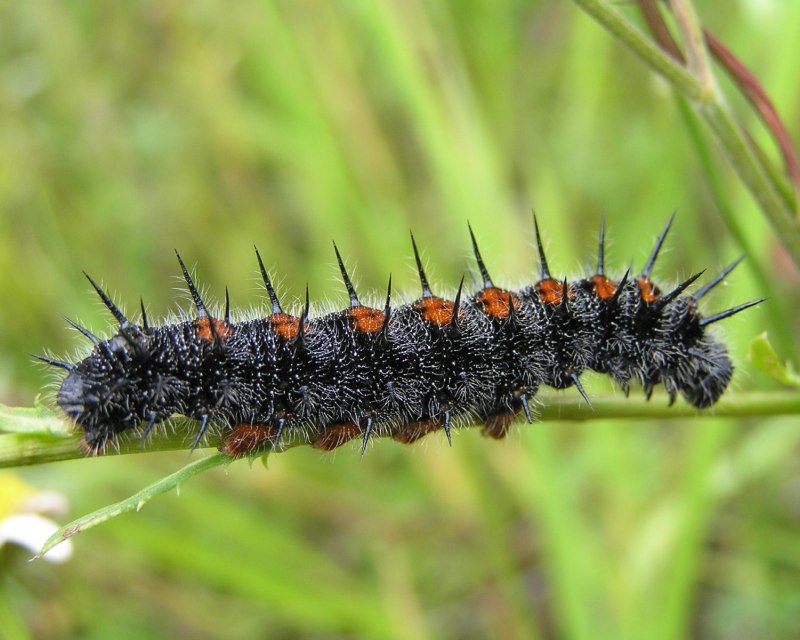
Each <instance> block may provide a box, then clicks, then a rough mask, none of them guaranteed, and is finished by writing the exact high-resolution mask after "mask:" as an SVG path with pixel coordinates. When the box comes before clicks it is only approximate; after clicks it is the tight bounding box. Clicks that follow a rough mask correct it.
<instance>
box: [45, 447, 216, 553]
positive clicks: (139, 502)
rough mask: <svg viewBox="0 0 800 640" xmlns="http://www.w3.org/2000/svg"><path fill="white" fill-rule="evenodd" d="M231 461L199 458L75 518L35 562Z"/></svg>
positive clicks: (54, 536)
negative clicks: (77, 535)
mask: <svg viewBox="0 0 800 640" xmlns="http://www.w3.org/2000/svg"><path fill="white" fill-rule="evenodd" d="M230 461H231V458H230V457H229V456H227V455H225V454H222V453H217V454H214V455H211V456H207V457H205V458H201V459H200V460H195V461H194V462H191V463H190V464H187V465H186V466H185V467H183V468H182V469H179V470H178V471H176V472H175V473H172V474H170V475H168V476H165V477H164V478H161V480H158V481H157V482H154V483H153V484H151V485H149V486H147V487H145V488H144V489H142V490H141V491H139V492H137V493H135V494H133V495H132V496H131V497H130V498H126V499H125V500H122V501H121V502H116V503H114V504H111V505H108V506H107V507H103V508H102V509H98V510H97V511H93V512H92V513H90V514H88V515H86V516H83V517H81V518H78V519H77V520H73V521H72V522H70V523H69V524H67V525H65V526H63V527H61V529H59V530H58V531H56V532H55V533H54V534H53V535H52V536H50V537H49V538H48V539H47V542H45V543H44V546H43V547H42V550H41V551H40V552H39V554H38V555H37V556H36V558H41V557H42V556H43V555H44V554H45V553H47V552H48V551H50V549H52V548H53V547H55V546H56V545H57V544H60V543H61V542H64V540H67V539H68V538H71V537H72V536H74V535H75V534H78V533H80V532H81V531H85V530H86V529H90V528H91V527H94V526H96V525H98V524H102V523H103V522H106V521H107V520H110V519H111V518H115V517H116V516H118V515H121V514H123V513H128V512H129V511H139V509H141V508H142V507H143V506H144V505H145V504H147V503H148V502H150V500H152V499H153V498H154V497H156V496H158V495H161V494H162V493H166V492H167V491H171V490H172V489H176V488H178V487H179V486H180V484H181V483H182V482H184V481H185V480H188V479H189V478H191V477H192V476H195V475H197V474H198V473H202V472H203V471H207V470H208V469H212V468H214V467H218V466H219V465H221V464H224V463H226V462H230Z"/></svg>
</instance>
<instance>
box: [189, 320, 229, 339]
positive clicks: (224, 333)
mask: <svg viewBox="0 0 800 640" xmlns="http://www.w3.org/2000/svg"><path fill="white" fill-rule="evenodd" d="M212 323H213V324H214V330H213V331H212V329H211V324H212ZM192 326H194V329H195V331H196V332H197V337H198V338H200V339H201V340H205V341H206V342H211V341H212V340H214V332H215V331H216V334H217V337H219V339H220V340H223V341H225V340H227V339H228V338H230V337H231V334H232V333H233V328H232V327H231V326H230V325H229V324H227V323H225V322H224V321H223V320H215V319H214V318H209V317H208V316H205V317H203V318H197V320H195V321H194V322H193V323H192Z"/></svg>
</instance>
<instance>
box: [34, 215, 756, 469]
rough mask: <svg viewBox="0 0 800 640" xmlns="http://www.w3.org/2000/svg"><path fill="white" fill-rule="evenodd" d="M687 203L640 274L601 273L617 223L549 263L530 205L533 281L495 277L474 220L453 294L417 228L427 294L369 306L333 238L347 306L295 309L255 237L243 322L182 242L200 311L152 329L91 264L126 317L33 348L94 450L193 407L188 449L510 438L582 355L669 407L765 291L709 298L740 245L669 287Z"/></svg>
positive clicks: (692, 398) (713, 375)
mask: <svg viewBox="0 0 800 640" xmlns="http://www.w3.org/2000/svg"><path fill="white" fill-rule="evenodd" d="M673 219H674V214H673V216H672V217H670V219H669V221H668V222H667V224H666V226H665V227H664V229H663V231H662V232H661V234H660V235H659V236H658V239H657V241H656V243H655V247H654V248H653V250H652V252H651V253H650V255H649V257H648V259H647V262H646V264H645V266H644V268H643V269H642V271H641V272H640V273H639V274H638V275H633V274H632V272H631V269H628V271H626V272H625V273H624V274H623V275H622V277H621V278H619V279H616V280H614V279H611V278H610V277H609V276H608V275H606V272H605V221H603V223H602V225H601V228H600V239H599V248H598V256H597V267H596V269H595V270H594V273H593V274H592V275H590V276H588V277H585V278H582V279H579V280H575V281H572V282H568V281H567V279H566V278H562V279H559V278H555V277H553V275H552V274H551V272H550V269H549V267H548V264H547V259H546V257H545V252H544V249H543V244H542V238H541V235H540V233H539V224H538V222H537V221H536V218H535V217H534V227H535V236H536V246H537V248H538V253H539V279H538V281H537V282H536V283H534V284H532V285H530V286H525V287H523V288H522V289H520V290H517V291H511V290H507V289H503V288H500V287H498V286H496V285H495V283H494V280H493V279H492V278H491V277H490V275H489V271H488V270H487V268H486V265H485V264H484V261H483V259H482V257H481V253H480V251H479V249H478V243H477V241H476V239H475V234H474V233H473V231H472V228H471V227H470V228H469V234H470V238H471V243H472V249H473V252H474V256H475V261H476V265H477V272H476V275H477V276H478V277H479V282H478V283H477V285H478V286H477V290H476V291H474V292H472V293H467V292H466V291H465V289H464V278H462V279H461V284H460V285H459V287H458V291H457V293H456V295H455V297H454V299H452V300H449V299H446V298H443V297H440V296H437V295H435V294H434V293H433V291H432V289H431V286H430V284H429V282H428V278H427V276H426V274H425V270H424V269H423V265H422V261H421V259H420V254H419V251H418V249H417V244H416V241H415V240H414V237H413V235H412V236H411V244H412V248H413V252H414V258H415V261H416V266H417V270H418V273H419V280H420V285H421V289H422V293H421V296H420V297H419V298H418V299H416V300H415V301H413V302H411V303H408V304H402V305H399V306H393V305H392V282H391V276H390V277H389V284H388V288H387V293H386V297H385V304H384V305H383V307H382V308H372V307H369V306H366V305H364V304H362V302H361V300H360V298H359V296H358V295H357V293H356V290H355V287H354V286H353V283H352V282H351V279H350V277H349V275H348V273H347V270H346V269H345V266H344V262H343V260H342V257H341V255H340V253H339V250H338V248H337V247H336V245H335V244H334V250H335V253H336V260H337V263H338V266H339V270H340V271H341V275H342V279H343V281H344V287H345V289H346V291H347V295H348V297H349V300H350V303H349V306H348V307H347V308H346V309H344V310H342V311H338V312H334V313H328V314H326V315H322V316H321V317H312V316H311V314H310V304H309V293H308V287H306V294H305V304H304V307H303V310H302V312H301V313H300V315H299V316H296V315H291V314H289V313H287V312H286V311H284V309H283V306H282V304H281V302H280V300H279V299H278V296H277V294H276V292H275V288H274V287H273V285H272V282H271V280H270V278H269V275H268V274H267V270H266V269H265V267H264V262H263V260H262V259H261V255H260V254H259V252H258V249H257V248H256V257H257V260H258V264H259V268H260V271H261V275H262V277H263V281H264V286H265V288H266V291H267V294H268V296H269V301H270V306H271V309H270V313H269V314H268V315H267V316H266V317H264V318H257V319H249V320H244V321H241V322H234V321H232V320H231V310H230V298H229V295H228V291H227V289H226V292H225V311H224V316H223V317H222V318H221V319H220V318H215V317H213V316H212V315H211V313H210V312H209V310H208V307H207V306H206V304H205V303H204V301H203V299H202V297H201V295H200V293H199V291H198V288H197V287H196V285H195V283H194V281H193V280H192V277H191V275H190V274H189V271H188V269H187V268H186V265H185V264H184V262H183V260H182V259H181V256H180V255H179V254H178V253H177V251H176V255H177V258H178V262H179V265H180V269H181V272H182V274H183V277H184V279H185V281H186V285H187V287H188V290H189V293H190V294H191V297H192V300H193V302H194V306H195V308H196V317H194V318H193V319H186V320H184V321H180V322H174V323H169V324H164V325H162V326H154V325H152V324H151V323H150V321H149V320H148V317H147V313H146V311H145V307H144V303H142V304H141V318H140V320H139V323H134V322H131V321H130V320H128V318H127V317H126V316H125V315H124V314H123V312H122V311H121V310H120V309H119V308H118V307H117V306H116V305H115V304H114V303H113V301H112V300H111V298H110V297H109V296H108V294H107V293H106V292H105V291H104V290H103V289H102V288H101V287H100V286H99V285H98V284H97V283H96V282H95V281H94V280H93V279H92V278H91V277H90V276H89V275H88V274H86V273H84V275H86V277H87V279H88V280H89V282H90V283H91V285H92V287H93V288H94V289H95V291H96V292H97V294H98V295H99V296H100V299H101V300H102V302H103V304H104V305H105V306H106V307H107V308H108V310H109V311H110V312H111V314H112V315H113V316H114V318H115V319H116V321H117V322H118V324H119V328H118V330H117V332H116V333H115V334H114V335H113V336H111V337H110V338H107V339H101V338H98V337H97V336H95V335H94V334H92V333H91V332H89V331H88V330H87V329H86V328H84V327H82V326H80V325H79V324H77V323H74V322H72V321H68V322H70V324H71V325H72V326H73V327H75V328H76V329H77V330H78V331H79V332H80V333H81V334H83V335H84V336H85V337H86V338H88V339H89V340H90V341H91V342H92V350H91V352H90V353H89V355H88V356H86V357H85V358H84V359H82V360H80V361H79V362H66V361H63V360H57V359H54V358H51V357H46V356H37V357H38V358H39V359H40V360H42V361H44V362H46V363H47V364H49V365H52V366H55V367H58V368H60V369H64V370H66V372H67V375H66V377H65V378H64V379H63V381H62V382H61V385H60V388H59V390H58V393H57V404H58V406H59V407H60V409H61V410H62V411H63V412H64V413H65V414H66V415H67V416H68V417H69V418H70V419H71V420H72V421H74V423H75V424H76V425H77V427H78V428H80V429H82V430H83V444H84V448H85V450H86V451H87V453H92V454H101V453H103V452H104V451H105V450H106V447H107V446H108V445H109V444H113V443H114V442H115V439H116V438H117V437H118V436H119V434H121V433H123V432H126V431H130V430H134V429H142V437H143V440H144V439H145V438H146V437H147V435H148V434H150V432H151V431H152V430H153V428H154V427H155V426H156V425H158V424H160V423H162V422H164V421H166V420H168V419H169V418H170V417H171V416H174V415H181V416H187V417H189V418H193V419H195V420H197V421H198V423H199V427H198V429H197V433H196V434H195V435H194V441H193V444H192V448H194V447H197V446H198V445H199V444H200V443H201V442H202V441H203V439H204V436H205V435H206V433H207V430H208V428H209V427H210V426H212V425H214V426H215V427H216V428H220V429H221V430H222V433H223V435H224V441H223V444H222V445H221V446H220V450H221V451H223V452H224V453H227V454H228V455H230V456H231V457H241V456H247V455H253V454H255V453H258V452H261V451H263V450H266V449H267V448H268V447H269V448H271V449H278V448H280V446H281V441H282V439H283V438H285V437H286V435H287V434H291V435H292V436H293V437H297V436H301V437H302V438H304V439H305V440H306V441H308V442H310V443H311V444H312V445H313V446H315V447H318V448H320V449H323V450H331V449H334V448H336V447H338V446H340V445H342V444H344V443H345V442H347V441H349V440H351V439H353V438H360V439H361V453H362V455H363V453H364V451H365V449H366V447H367V444H368V442H369V440H370V438H371V437H372V436H376V435H384V436H386V435H388V436H391V437H392V438H394V439H395V440H398V441H400V442H404V443H412V442H415V441H416V440H418V439H420V438H421V437H423V436H424V435H426V434H428V433H430V432H433V431H437V430H440V429H441V430H443V431H444V433H445V435H446V436H447V439H448V440H451V432H452V430H453V428H455V427H457V426H461V425H465V424H467V423H474V422H479V423H482V425H483V432H484V433H485V434H486V435H487V436H489V437H492V438H502V437H504V436H505V435H506V433H507V432H508V430H509V427H510V425H511V423H512V422H513V420H514V418H515V417H516V416H517V415H518V414H521V413H522V414H524V416H525V418H526V419H527V421H528V422H532V421H533V419H534V416H533V413H532V411H531V408H530V406H529V403H530V401H531V399H532V398H533V397H534V396H535V394H536V393H537V391H538V389H539V388H540V387H541V386H543V385H544V386H548V387H553V388H555V389H564V388H568V387H573V386H574V387H575V388H576V389H577V391H578V392H579V393H580V394H581V396H583V398H584V399H585V401H586V402H587V403H588V404H589V405H590V406H591V402H590V400H589V398H588V396H587V394H586V392H585V390H584V388H583V386H582V384H581V381H580V376H581V374H582V373H583V372H584V371H586V370H591V371H596V372H599V373H604V374H607V375H609V376H610V377H611V379H612V380H613V381H614V382H616V384H617V385H619V387H621V389H622V390H623V391H624V392H625V394H626V395H627V394H628V392H629V390H630V387H631V385H632V384H638V385H640V386H641V387H642V388H643V390H644V393H645V394H646V395H647V398H648V399H649V398H650V395H651V394H652V392H653V390H654V388H655V387H656V386H657V385H663V387H664V389H665V390H666V393H667V395H668V398H669V403H670V404H672V403H673V402H674V401H675V398H676V397H677V395H678V394H680V395H682V396H683V397H684V398H685V399H686V401H687V402H688V403H690V404H691V405H693V406H695V407H697V408H701V409H702V408H705V407H709V406H711V405H712V404H714V403H715V402H716V401H717V400H718V399H719V397H720V396H721V395H722V394H723V392H724V391H725V389H726V388H727V386H728V383H729V382H730V379H731V375H732V373H733V365H732V363H731V359H730V357H729V355H728V352H727V349H726V346H725V345H724V344H723V343H722V342H721V341H719V340H718V339H716V338H714V337H713V336H712V335H710V334H709V332H707V331H706V329H707V328H708V327H709V326H710V325H712V324H714V323H716V322H718V321H720V320H723V319H725V318H728V317H730V316H732V315H734V314H736V313H739V312H740V311H743V310H744V309H747V308H749V307H752V306H754V305H756V304H759V303H760V302H762V301H763V299H760V300H754V301H751V302H747V303H744V304H741V305H739V306H736V307H733V308H730V309H727V310H725V311H722V312H719V313H716V314H714V315H710V316H703V315H702V314H701V313H700V311H699V308H698V303H699V301H700V300H701V299H702V298H703V296H705V295H706V294H707V293H708V292H709V291H710V290H711V289H712V288H714V287H715V286H716V285H718V284H719V283H720V282H722V281H723V280H724V279H725V277H726V276H727V275H728V274H729V273H730V272H731V271H732V270H733V269H734V268H735V267H736V265H738V264H739V263H740V262H741V260H742V259H743V258H739V259H737V260H735V261H734V262H733V263H732V264H730V265H729V266H728V267H726V268H725V269H724V270H723V271H722V272H721V273H720V274H719V275H717V276H716V277H715V278H713V279H712V280H710V281H709V282H707V283H706V284H705V285H704V286H702V288H700V289H699V290H698V291H696V292H695V293H693V294H691V295H688V294H686V293H685V292H686V291H687V289H688V288H689V287H690V286H691V285H692V284H694V283H695V281H696V280H698V278H700V276H701V275H702V274H703V272H702V271H701V272H700V273H697V274H695V275H693V276H691V277H690V278H687V279H686V280H684V281H683V282H681V283H680V284H678V285H677V286H676V287H674V288H673V289H671V290H670V291H668V292H666V293H664V292H663V291H662V290H661V288H659V287H658V286H657V285H656V284H655V283H654V282H653V281H652V279H651V272H652V270H653V266H654V264H655V262H656V258H657V257H658V254H659V251H660V250H661V247H662V245H663V243H664V240H665V238H666V236H667V233H668V231H669V229H670V227H671V225H672V222H673Z"/></svg>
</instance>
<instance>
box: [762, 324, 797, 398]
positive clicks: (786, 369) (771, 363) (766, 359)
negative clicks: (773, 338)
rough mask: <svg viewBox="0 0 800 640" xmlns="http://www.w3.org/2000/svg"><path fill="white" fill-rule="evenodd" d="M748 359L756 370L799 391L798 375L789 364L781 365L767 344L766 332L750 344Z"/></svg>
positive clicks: (768, 343)
mask: <svg viewBox="0 0 800 640" xmlns="http://www.w3.org/2000/svg"><path fill="white" fill-rule="evenodd" d="M750 359H751V361H752V362H753V364H754V365H756V367H758V369H760V370H761V371H763V372H764V373H766V374H768V375H769V376H771V377H773V378H774V379H775V380H777V381H778V382H780V383H781V384H784V385H786V386H787V387H794V388H796V389H800V375H798V374H797V372H796V371H795V369H794V367H793V366H792V363H791V362H789V361H787V362H786V364H785V365H784V364H782V363H781V361H780V358H779V357H778V354H777V353H776V352H775V349H774V348H773V346H772V345H771V344H770V342H769V338H768V336H767V332H766V331H765V332H764V333H762V334H761V335H760V336H757V337H756V338H754V339H753V341H752V342H751V343H750Z"/></svg>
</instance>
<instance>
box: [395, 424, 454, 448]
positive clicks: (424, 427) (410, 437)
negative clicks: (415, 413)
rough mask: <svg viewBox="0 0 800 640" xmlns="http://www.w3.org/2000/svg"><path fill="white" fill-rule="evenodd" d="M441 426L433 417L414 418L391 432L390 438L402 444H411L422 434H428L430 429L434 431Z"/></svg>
mask: <svg viewBox="0 0 800 640" xmlns="http://www.w3.org/2000/svg"><path fill="white" fill-rule="evenodd" d="M441 426H442V423H441V422H440V421H438V420H434V419H433V418H428V419H427V420H415V421H414V422H409V423H408V424H404V425H403V426H402V427H400V429H399V430H398V431H396V432H395V433H393V434H392V438H393V439H394V440H396V441H397V442H402V443H403V444H413V443H414V442H416V441H417V440H419V439H420V438H422V437H423V436H426V435H428V434H429V433H431V432H432V431H436V430H437V429H438V428H439V427H441Z"/></svg>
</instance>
